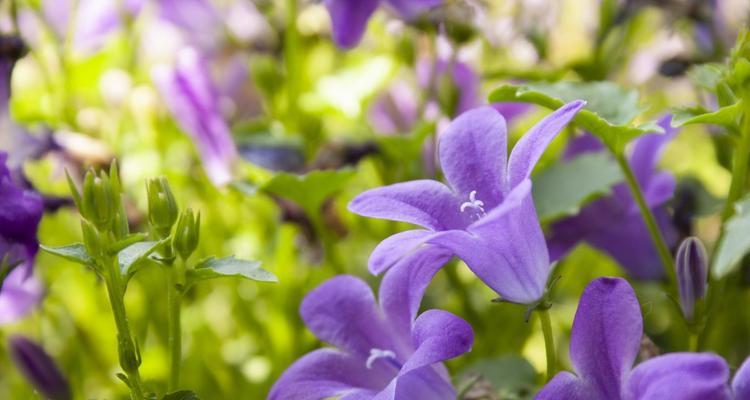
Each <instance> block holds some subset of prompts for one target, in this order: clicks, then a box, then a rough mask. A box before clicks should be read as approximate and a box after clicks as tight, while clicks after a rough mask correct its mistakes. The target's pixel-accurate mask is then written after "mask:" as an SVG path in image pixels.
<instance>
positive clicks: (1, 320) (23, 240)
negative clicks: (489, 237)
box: [0, 152, 44, 324]
mask: <svg viewBox="0 0 750 400" xmlns="http://www.w3.org/2000/svg"><path fill="white" fill-rule="evenodd" d="M7 158H8V155H7V153H4V152H0V271H1V272H2V277H4V279H2V280H0V324H7V323H10V322H13V321H16V320H17V319H19V318H21V317H23V316H24V315H26V314H28V312H29V311H31V309H32V308H33V307H34V306H35V305H36V304H37V303H38V302H39V300H40V299H41V297H42V287H41V284H40V283H39V281H38V280H37V279H36V278H35V277H34V276H33V275H32V266H33V263H34V257H35V255H36V252H37V250H38V248H39V243H38V242H37V239H36V230H37V227H38V226H39V221H40V220H41V218H42V213H43V211H44V204H43V202H42V198H41V197H40V196H39V195H38V194H36V193H34V192H31V191H27V190H24V189H22V188H20V187H19V186H17V185H16V184H15V183H14V182H13V180H12V179H11V174H10V171H9V170H8V168H7V167H6V161H7ZM6 274H7V275H6Z"/></svg>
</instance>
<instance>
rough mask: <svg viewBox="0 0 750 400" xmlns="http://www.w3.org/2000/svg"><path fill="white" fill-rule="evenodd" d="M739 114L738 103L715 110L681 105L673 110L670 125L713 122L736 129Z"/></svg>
mask: <svg viewBox="0 0 750 400" xmlns="http://www.w3.org/2000/svg"><path fill="white" fill-rule="evenodd" d="M741 116H742V112H741V110H740V103H735V104H732V105H730V106H726V107H722V108H720V109H718V110H716V111H711V110H708V109H706V108H704V107H701V106H698V107H683V108H678V109H676V110H675V112H674V117H673V119H672V125H674V126H675V127H679V126H685V125H693V124H714V125H721V126H724V127H727V128H728V129H730V130H732V131H736V129H737V127H738V126H739V120H740V117H741Z"/></svg>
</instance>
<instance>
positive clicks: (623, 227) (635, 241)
mask: <svg viewBox="0 0 750 400" xmlns="http://www.w3.org/2000/svg"><path fill="white" fill-rule="evenodd" d="M670 119H671V118H670V117H669V116H667V117H665V118H662V119H661V120H660V121H659V125H660V126H661V127H662V128H664V130H665V133H664V134H656V133H654V134H647V135H643V136H641V137H639V138H638V139H636V141H635V143H634V146H633V151H632V153H631V154H630V157H629V158H628V161H629V163H630V166H631V168H632V169H633V173H634V174H635V177H636V180H637V181H638V184H639V186H640V187H641V190H642V191H643V195H644V197H645V199H646V203H647V204H648V205H649V207H650V208H651V211H652V212H653V214H654V217H655V218H656V222H657V224H658V225H659V229H660V230H661V233H662V235H663V236H664V239H665V241H666V243H667V245H669V246H674V245H675V244H676V242H677V233H676V230H675V228H674V226H673V225H672V224H671V222H670V218H669V214H668V212H667V210H666V207H665V203H666V202H667V201H668V200H669V199H670V198H671V197H672V195H673V193H674V188H675V179H674V177H673V176H672V175H671V174H670V173H668V172H663V171H658V170H657V169H656V166H657V163H658V161H659V158H660V157H661V154H662V151H663V150H664V146H665V145H666V144H667V143H668V142H669V141H670V140H671V139H672V138H673V137H674V136H675V135H676V134H677V130H676V129H674V128H672V127H671V126H670V124H669V122H670ZM596 151H604V146H603V145H602V144H601V142H600V141H599V140H598V139H596V138H595V137H594V136H592V135H590V134H587V135H584V136H581V137H579V138H577V139H575V140H574V141H573V142H572V143H571V144H570V146H569V147H568V149H567V150H566V153H565V155H564V158H568V159H570V158H573V157H575V156H578V155H580V154H583V153H587V152H596ZM550 232H551V233H550V236H549V239H548V242H547V244H548V246H549V251H550V258H551V259H552V260H558V259H560V258H561V257H563V256H564V255H565V254H567V253H568V252H569V251H570V250H571V249H572V248H573V247H575V245H577V244H578V243H579V242H582V241H585V242H587V243H589V244H590V245H592V246H594V247H596V248H598V249H601V250H603V251H605V252H606V253H607V254H609V255H610V256H611V257H612V258H614V259H615V260H616V261H617V262H618V263H619V264H620V265H621V266H622V267H623V268H625V270H627V271H628V273H629V274H630V275H631V276H633V277H634V278H638V279H658V278H660V277H662V276H663V274H664V268H663V267H662V264H661V260H660V259H659V255H658V253H657V251H656V248H655V247H654V244H653V241H652V240H651V237H650V236H649V232H648V228H647V227H646V223H645V222H644V221H643V217H642V216H641V213H640V210H639V208H638V205H637V203H636V202H635V199H633V196H632V194H631V192H630V189H629V188H628V186H627V184H626V183H624V182H623V183H620V184H617V185H615V186H614V187H613V188H612V194H611V195H608V196H604V197H602V198H600V199H597V200H595V201H593V202H591V203H590V204H588V205H586V206H585V207H583V209H582V210H581V211H580V212H579V213H578V215H575V216H573V217H568V218H564V219H562V220H560V221H557V222H555V223H554V224H552V227H551V230H550Z"/></svg>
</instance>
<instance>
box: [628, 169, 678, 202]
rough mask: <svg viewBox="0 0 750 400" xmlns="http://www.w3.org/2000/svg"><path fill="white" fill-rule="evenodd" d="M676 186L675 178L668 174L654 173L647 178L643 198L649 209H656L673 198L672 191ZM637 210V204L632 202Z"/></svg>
mask: <svg viewBox="0 0 750 400" xmlns="http://www.w3.org/2000/svg"><path fill="white" fill-rule="evenodd" d="M676 186H677V183H676V182H675V178H674V176H673V175H672V174H670V173H668V172H656V173H653V174H652V175H651V177H650V178H649V183H648V185H647V186H644V187H643V197H644V198H645V200H646V203H647V204H648V206H649V207H650V208H655V207H658V206H660V205H662V204H664V203H666V202H667V201H668V200H670V199H671V198H672V197H673V196H674V189H675V187H676ZM632 203H633V204H635V206H636V209H637V204H636V203H635V201H634V200H633V201H632Z"/></svg>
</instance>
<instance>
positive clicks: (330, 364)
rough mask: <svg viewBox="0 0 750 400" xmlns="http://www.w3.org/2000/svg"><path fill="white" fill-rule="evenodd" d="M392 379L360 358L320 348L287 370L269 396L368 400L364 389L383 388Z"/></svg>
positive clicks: (293, 399) (283, 399)
mask: <svg viewBox="0 0 750 400" xmlns="http://www.w3.org/2000/svg"><path fill="white" fill-rule="evenodd" d="M391 378H392V377H391V376H387V375H380V374H378V372H377V371H375V370H371V369H367V367H366V366H365V363H364V361H363V360H362V359H361V358H358V357H354V356H352V355H350V354H346V353H343V352H340V351H337V350H333V349H321V350H316V351H313V352H312V353H309V354H307V355H305V356H304V357H302V358H300V359H299V360H297V361H296V362H294V364H292V365H291V366H290V367H289V368H288V369H287V370H286V371H284V373H283V374H282V375H281V377H280V378H279V380H278V381H276V383H275V384H274V385H273V387H272V388H271V391H270V392H269V394H268V399H269V400H318V399H324V398H329V397H337V396H343V398H346V399H366V398H368V397H365V396H363V395H362V394H363V392H364V393H367V390H368V389H369V390H371V391H373V392H375V391H377V390H380V389H381V388H383V387H385V386H387V385H388V382H389V381H390V380H391ZM347 396H350V397H347ZM369 398H371V397H369Z"/></svg>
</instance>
